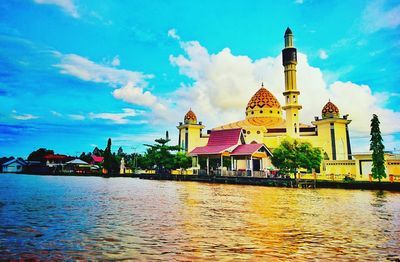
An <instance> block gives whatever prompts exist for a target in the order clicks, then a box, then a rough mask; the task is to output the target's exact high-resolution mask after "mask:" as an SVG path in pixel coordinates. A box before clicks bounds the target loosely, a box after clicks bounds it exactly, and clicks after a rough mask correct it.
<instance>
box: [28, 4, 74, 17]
mask: <svg viewBox="0 0 400 262" xmlns="http://www.w3.org/2000/svg"><path fill="white" fill-rule="evenodd" d="M34 2H35V3H37V4H47V5H56V6H58V7H60V8H61V9H63V10H64V11H65V12H66V13H67V14H69V15H70V16H72V17H74V18H79V14H78V9H77V7H76V5H75V4H74V1H73V0H34Z"/></svg>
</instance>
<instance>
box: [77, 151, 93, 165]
mask: <svg viewBox="0 0 400 262" xmlns="http://www.w3.org/2000/svg"><path fill="white" fill-rule="evenodd" d="M79 159H80V160H82V161H85V162H87V163H90V162H91V161H92V153H90V152H89V153H87V154H86V153H85V152H82V154H81V155H80V156H79Z"/></svg>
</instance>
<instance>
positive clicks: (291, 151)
mask: <svg viewBox="0 0 400 262" xmlns="http://www.w3.org/2000/svg"><path fill="white" fill-rule="evenodd" d="M272 154H273V156H272V164H273V165H274V166H275V167H277V168H279V169H280V170H281V171H283V172H285V173H293V174H294V175H295V178H296V173H297V171H298V169H299V168H305V169H307V170H310V171H311V170H312V169H313V168H319V166H320V165H321V160H322V154H321V150H320V149H319V148H315V147H313V146H312V145H311V144H310V143H308V142H301V141H298V140H290V139H285V140H283V141H282V143H281V144H280V145H279V147H277V148H275V149H274V151H273V153H272Z"/></svg>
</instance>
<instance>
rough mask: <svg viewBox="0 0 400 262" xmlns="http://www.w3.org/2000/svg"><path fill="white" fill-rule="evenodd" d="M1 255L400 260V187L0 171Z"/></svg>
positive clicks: (110, 257)
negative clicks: (393, 189)
mask: <svg viewBox="0 0 400 262" xmlns="http://www.w3.org/2000/svg"><path fill="white" fill-rule="evenodd" d="M0 223H1V224H0V258H1V259H17V258H22V259H28V258H30V259H46V260H48V259H56V260H75V259H88V260H103V259H139V260H163V261H169V260H183V261H188V260H210V261H215V260H222V261H226V260H232V259H239V260H240V259H245V260H259V259H258V258H263V260H277V261H279V260H285V261H287V260H296V261H301V260H304V261H305V260H310V259H319V260H332V261H337V260H372V261H377V260H386V259H389V260H396V259H399V258H400V193H393V192H386V191H384V192H378V191H361V190H341V189H316V190H315V189H290V188H270V187H257V186H241V185H223V184H207V183H196V182H175V181H150V180H140V179H137V178H108V179H107V178H100V177H56V176H30V175H9V174H0Z"/></svg>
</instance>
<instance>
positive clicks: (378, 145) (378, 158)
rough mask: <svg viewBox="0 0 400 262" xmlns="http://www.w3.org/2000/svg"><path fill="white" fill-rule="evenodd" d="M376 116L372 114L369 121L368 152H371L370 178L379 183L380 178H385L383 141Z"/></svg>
mask: <svg viewBox="0 0 400 262" xmlns="http://www.w3.org/2000/svg"><path fill="white" fill-rule="evenodd" d="M379 124H380V122H379V119H378V116H377V115H375V114H373V115H372V119H371V140H370V141H371V143H370V146H369V150H372V170H371V171H372V177H373V178H374V179H378V180H379V182H381V179H382V178H385V177H386V172H385V158H384V153H385V152H384V151H383V150H384V149H385V146H384V145H383V143H382V142H383V139H382V136H381V130H380V128H379Z"/></svg>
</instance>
